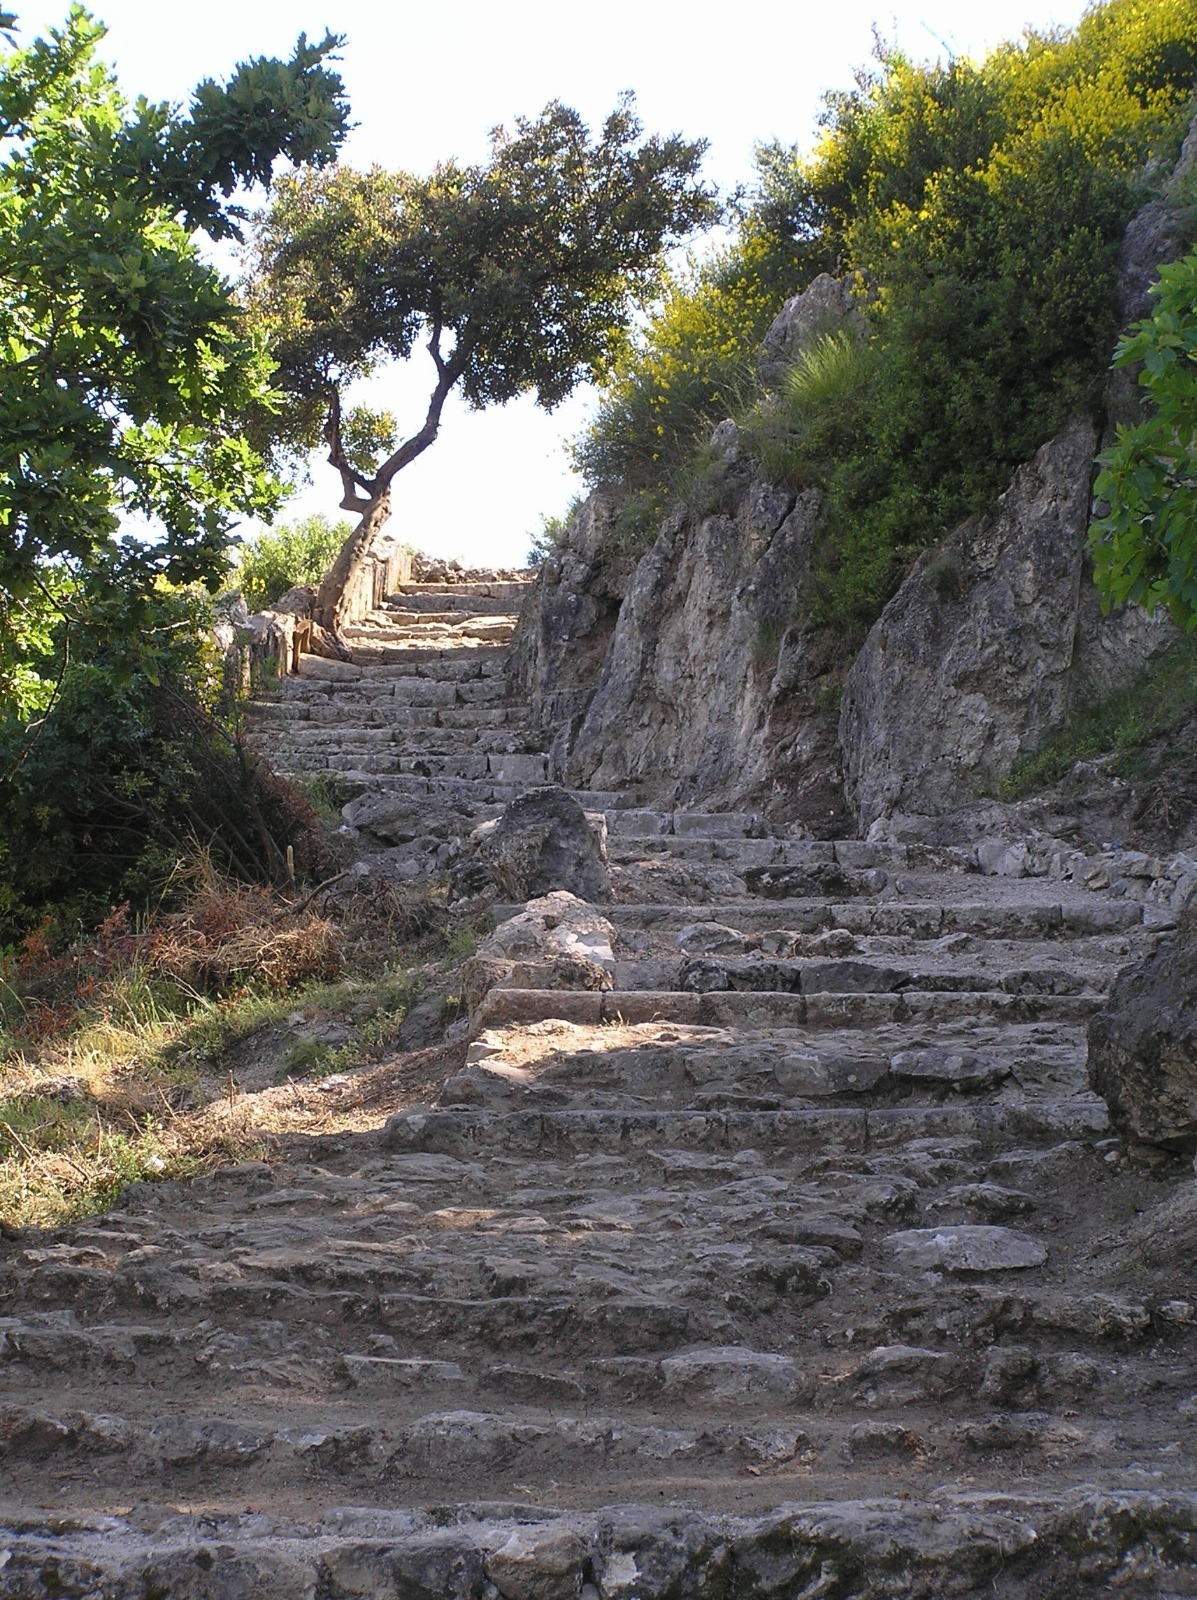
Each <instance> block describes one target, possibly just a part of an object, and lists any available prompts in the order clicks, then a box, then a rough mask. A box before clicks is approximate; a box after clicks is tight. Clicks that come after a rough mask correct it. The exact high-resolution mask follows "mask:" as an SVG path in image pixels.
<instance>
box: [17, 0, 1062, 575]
mask: <svg viewBox="0 0 1197 1600" xmlns="http://www.w3.org/2000/svg"><path fill="white" fill-rule="evenodd" d="M67 3H68V0H59V3H58V4H47V3H46V0H34V3H30V4H22V0H12V6H13V9H15V10H17V12H18V15H19V18H20V25H21V34H22V37H23V38H25V39H28V38H29V37H31V36H32V35H33V34H34V33H37V32H41V31H44V29H45V28H46V27H47V26H50V25H53V24H55V23H57V22H59V21H61V20H62V18H63V17H64V15H65V13H66V9H67ZM89 9H91V10H93V11H94V12H95V13H96V15H98V16H99V17H100V18H101V19H102V20H103V21H104V22H105V23H106V24H107V25H108V29H109V34H108V39H107V41H106V52H107V54H108V56H109V58H110V59H111V61H112V62H113V63H114V64H115V66H116V69H117V72H118V76H119V78H120V80H121V83H122V86H123V87H124V89H125V91H126V92H127V93H128V94H129V95H130V96H134V95H137V94H145V95H147V96H148V97H149V98H150V99H152V100H164V99H169V100H175V101H182V100H185V99H186V98H187V95H188V91H189V90H190V89H191V87H192V86H193V85H194V84H195V83H196V82H197V81H198V80H199V79H201V78H204V77H217V78H221V77H224V76H226V75H227V74H228V73H229V72H230V71H231V70H232V68H233V67H234V65H235V64H236V63H237V62H238V61H241V60H243V59H244V58H245V57H247V56H251V55H285V54H287V53H289V50H290V47H291V45H292V44H293V42H294V39H295V37H296V35H297V34H298V33H299V32H300V31H301V30H306V32H307V33H308V35H309V37H315V38H320V37H322V36H323V34H324V32H325V29H326V28H328V27H331V28H332V29H333V30H334V31H335V32H337V33H339V34H343V35H344V36H345V38H346V45H345V49H344V52H343V58H342V62H341V71H342V73H343V75H344V78H345V82H346V85H347V88H348V91H349V97H350V102H351V105H352V109H353V117H354V120H355V122H356V123H357V124H358V126H357V128H356V130H355V132H354V133H353V134H352V136H351V138H350V141H349V144H348V147H347V150H346V152H345V158H346V159H347V160H349V161H351V162H354V163H355V164H358V165H369V164H371V163H374V162H377V163H379V164H381V165H384V166H390V167H399V168H406V169H408V170H411V171H426V170H428V169H429V168H431V167H432V166H433V165H435V163H436V162H437V161H438V160H441V159H444V158H445V157H448V156H457V157H459V158H462V159H467V160H468V159H474V158H477V157H479V156H482V155H483V154H485V151H486V145H487V141H486V135H487V132H488V130H489V129H490V128H491V127H493V126H494V125H495V124H496V123H499V122H504V121H508V122H509V121H510V120H511V119H512V117H513V116H515V115H518V114H521V113H522V114H525V115H534V114H535V113H536V112H538V111H539V110H540V109H541V107H542V106H543V105H544V104H545V103H546V101H548V100H552V99H558V100H564V101H565V102H567V103H568V104H571V105H574V106H576V107H577V108H578V110H579V111H580V112H581V113H582V115H583V116H584V117H585V118H586V119H587V121H588V122H589V124H590V125H591V126H592V127H593V126H594V125H595V124H596V123H598V122H600V121H601V120H602V118H603V117H604V116H605V115H606V113H607V112H608V111H609V110H610V109H611V107H612V106H613V105H614V103H615V99H616V96H617V95H618V94H619V93H620V92H621V91H622V90H624V89H631V90H633V91H634V92H635V94H636V98H637V103H638V107H639V111H640V115H641V118H642V120H643V122H644V125H645V127H646V129H648V130H649V131H651V132H659V133H672V132H681V133H684V134H686V135H687V136H688V137H691V138H698V137H702V138H706V139H707V140H709V142H710V152H709V154H708V157H707V166H706V171H707V174H708V176H709V177H710V178H712V179H713V180H714V181H715V182H717V183H718V184H719V185H720V186H721V187H723V188H725V189H727V188H731V187H733V186H734V185H736V184H737V183H745V184H746V183H749V182H751V179H752V152H753V148H754V146H755V145H756V144H758V143H761V142H767V141H769V140H772V139H780V140H782V141H783V142H785V143H787V144H792V143H798V144H800V145H805V144H807V143H808V142H809V141H810V140H811V138H812V135H813V132H814V124H815V117H816V115H817V113H818V110H819V104H820V96H821V94H822V92H823V91H824V90H825V89H834V88H844V87H848V86H849V85H850V84H851V81H852V70H853V68H854V67H856V66H858V65H860V64H862V63H864V62H866V61H867V59H868V56H869V52H870V48H871V38H872V34H871V30H872V26H873V24H874V22H876V23H877V24H879V25H880V27H881V29H882V31H883V33H884V34H885V35H886V36H887V37H888V38H891V39H896V40H897V42H898V43H899V44H900V45H901V46H902V47H903V48H904V49H906V50H907V51H908V52H909V53H910V54H911V55H914V56H917V57H919V58H925V57H930V56H933V55H936V54H938V53H940V52H941V51H942V50H943V49H944V48H945V47H946V48H950V49H951V50H952V51H954V52H955V53H956V54H959V55H977V54H980V53H982V52H983V51H984V50H985V49H986V48H987V47H988V46H990V45H992V44H995V43H997V42H999V41H1001V40H1003V39H1008V38H1014V37H1017V36H1018V35H1019V34H1020V33H1021V31H1022V29H1023V28H1024V27H1025V26H1026V25H1028V24H1029V25H1031V26H1034V27H1036V28H1045V27H1049V26H1051V25H1053V24H1062V25H1065V26H1070V25H1072V24H1073V23H1075V22H1076V21H1077V20H1078V18H1079V17H1080V15H1081V12H1082V11H1083V9H1084V4H1083V0H985V3H984V4H983V5H980V4H977V3H976V0H972V3H971V4H970V3H965V4H961V3H960V0H897V3H896V4H895V3H893V0H889V3H887V0H832V3H829V4H828V3H824V4H818V5H812V4H809V3H806V4H804V3H802V0H786V3H784V4H781V3H778V0H761V3H758V4H755V5H753V6H752V7H750V8H747V9H746V10H745V11H744V12H738V13H736V14H735V15H732V14H731V13H729V12H728V11H727V9H726V7H725V6H723V5H719V6H715V5H712V6H711V7H710V9H709V10H704V9H703V8H701V7H700V6H699V5H697V4H694V3H693V0H690V3H687V4H685V5H684V6H683V5H681V4H678V3H677V0H673V3H664V4H662V3H661V0H657V4H655V5H651V4H645V3H644V0H604V3H603V4H602V5H601V6H590V7H581V6H577V7H575V6H567V5H563V4H562V3H561V0H505V3H503V4H498V3H496V0H433V3H431V4H421V3H419V0H398V3H390V4H388V3H384V0H286V3H283V0H203V3H202V4H183V3H180V0H173V3H165V4H164V3H163V0H89ZM427 380H428V374H427V373H426V372H425V371H424V370H423V365H422V364H421V362H420V359H419V356H418V355H417V357H416V358H415V359H413V361H412V362H411V363H409V371H408V372H407V373H395V374H393V375H392V376H388V378H387V380H386V383H385V385H383V384H382V383H381V381H380V382H379V383H378V384H377V385H376V387H375V390H374V393H373V394H372V396H371V398H372V399H373V401H374V403H375V404H378V405H387V406H390V407H391V408H392V409H394V410H395V411H396V412H397V414H398V416H399V420H400V424H401V425H402V424H403V423H404V422H405V421H406V419H407V418H408V417H410V418H411V419H412V426H413V429H414V428H415V427H417V426H418V425H419V423H420V421H421V420H422V418H423V409H424V401H425V398H426V393H427V387H428V382H427ZM592 404H593V396H592V395H591V394H579V395H576V396H574V398H573V399H571V400H570V401H569V402H568V403H567V404H566V405H564V406H562V407H561V408H560V409H559V410H558V411H557V412H555V413H554V414H553V415H552V416H547V417H546V416H545V415H544V414H543V413H542V412H540V411H538V410H537V408H536V406H535V405H534V404H533V403H532V402H531V401H526V402H525V401H517V402H514V403H513V404H511V405H509V406H507V407H504V408H503V409H502V410H498V409H495V410H489V411H486V412H482V413H470V412H468V411H467V410H466V409H465V408H464V407H462V406H456V407H451V408H447V409H446V413H445V418H444V421H443V423H442V428H441V434H440V437H439V438H438V440H437V442H436V443H435V444H434V445H433V446H432V448H431V449H430V450H429V451H427V452H426V453H425V455H424V456H423V457H422V458H421V459H420V460H419V461H417V462H415V463H414V464H413V465H412V466H411V467H410V468H408V469H407V470H406V471H405V472H403V473H402V474H401V476H400V478H399V479H398V481H397V483H396V486H395V494H394V521H393V524H392V526H393V527H394V528H395V529H396V531H399V532H401V533H402V535H403V537H404V538H406V539H409V540H410V541H411V543H413V544H415V545H416V546H418V547H420V548H422V549H425V550H427V551H429V552H430V553H433V554H439V555H455V556H459V557H461V558H462V559H464V560H466V561H467V562H470V563H486V564H492V563H493V564H499V563H502V564H510V563H518V562H519V561H521V560H522V559H523V556H524V554H525V552H526V549H527V538H528V534H529V532H531V531H532V530H534V529H535V528H537V527H538V526H539V522H540V518H541V516H542V515H545V514H549V515H552V514H556V513H559V512H560V511H562V510H563V509H564V508H565V506H566V504H567V503H568V502H569V500H570V498H571V497H572V496H573V495H574V494H576V493H577V492H578V491H579V489H580V483H579V481H578V479H577V478H576V477H575V476H574V475H573V474H572V472H571V471H570V469H569V463H568V459H567V456H566V449H565V447H566V442H567V441H568V440H569V439H570V438H572V437H574V436H575V435H576V434H577V433H578V432H579V430H580V428H581V426H582V424H583V422H584V420H585V417H586V414H587V411H588V409H589V408H590V406H591V405H592ZM337 487H338V486H337V483H336V481H335V478H334V474H333V473H332V470H331V468H328V467H324V466H321V465H319V464H318V465H317V466H316V467H315V469H314V478H313V484H312V487H311V488H310V489H309V490H307V491H305V492H304V493H303V494H302V496H301V497H300V499H299V500H298V501H297V502H296V503H295V505H294V507H293V510H294V512H295V513H304V512H307V511H315V510H323V511H325V512H327V513H328V514H329V515H331V516H337V515H340V513H339V512H338V511H337V497H338V496H337Z"/></svg>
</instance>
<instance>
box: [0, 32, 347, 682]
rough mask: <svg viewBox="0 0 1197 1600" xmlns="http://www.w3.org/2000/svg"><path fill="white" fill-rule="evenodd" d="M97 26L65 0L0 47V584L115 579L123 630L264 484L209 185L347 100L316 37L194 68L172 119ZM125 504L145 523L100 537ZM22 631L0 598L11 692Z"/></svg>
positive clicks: (306, 146)
mask: <svg viewBox="0 0 1197 1600" xmlns="http://www.w3.org/2000/svg"><path fill="white" fill-rule="evenodd" d="M3 26H4V22H3V19H2V18H0V30H2V29H3ZM102 36H103V29H102V27H101V26H100V25H99V24H98V23H96V22H95V21H94V20H93V19H92V18H90V17H89V16H88V15H87V14H86V13H85V12H84V11H83V10H82V9H81V8H79V7H75V8H74V9H73V10H72V11H71V13H70V16H69V18H68V20H67V22H66V23H65V24H64V25H63V27H62V28H61V29H59V30H57V31H55V32H52V33H50V34H49V35H48V36H47V37H46V38H44V39H37V40H34V41H33V42H32V43H31V44H30V45H29V46H28V47H27V48H24V49H20V50H17V51H15V52H14V53H13V54H11V55H8V56H4V57H0V126H2V127H3V130H4V134H5V136H6V137H5V139H4V142H3V144H2V145H0V592H4V593H6V594H8V595H11V596H13V597H15V598H16V599H17V600H18V601H23V600H27V599H28V597H29V596H31V595H32V594H33V593H35V592H36V591H38V590H39V587H40V589H41V591H43V592H45V593H53V594H56V595H60V596H61V595H62V594H73V595H82V594H86V593H93V592H94V593H106V592H108V591H109V590H110V589H112V588H122V587H123V588H125V589H126V590H128V592H129V594H130V597H131V598H130V608H131V609H130V610H128V611H127V612H126V613H121V615H122V616H123V618H124V620H123V622H122V623H121V624H120V625H122V626H138V625H141V624H142V623H144V621H145V617H146V615H147V614H148V612H147V610H146V607H150V609H152V607H151V606H150V599H149V597H150V596H152V595H153V593H154V592H155V586H156V585H157V584H158V583H159V582H160V581H161V580H163V579H165V580H168V581H170V582H172V583H187V582H195V581H199V582H202V583H206V584H209V585H212V584H215V583H216V582H217V581H218V580H219V577H220V576H221V574H222V573H223V570H224V565H225V559H224V548H225V546H226V544H227V531H228V529H229V527H230V526H231V525H232V524H233V523H234V522H235V521H236V520H237V519H239V518H241V517H244V516H246V515H249V514H267V515H268V514H269V513H270V512H271V511H272V510H273V508H274V506H275V504H276V503H277V500H278V495H279V490H278V486H277V485H276V484H275V482H274V481H273V479H272V477H271V476H270V475H269V474H268V473H267V471H266V470H265V466H264V463H263V461H262V459H261V457H260V455H258V454H257V453H256V452H255V451H254V450H253V449H252V448H251V446H250V445H249V443H248V442H247V439H246V437H245V434H244V431H243V427H242V422H241V419H242V417H243V415H244V413H245V412H246V410H247V409H248V408H249V407H251V406H253V405H259V406H261V407H263V408H265V407H268V406H269V404H270V395H271V387H270V371H271V367H270V363H269V361H268V359H267V356H266V353H265V350H264V348H263V345H262V343H261V341H260V339H258V338H256V337H255V336H254V335H253V334H252V333H251V332H250V331H249V330H248V329H247V327H246V326H245V321H244V318H243V316H242V314H241V313H240V311H239V309H238V307H237V306H236V305H235V303H234V302H233V300H232V298H231V296H230V292H229V289H228V287H227V285H226V284H225V283H224V282H223V280H222V279H221V278H220V276H219V275H218V274H217V273H216V272H215V271H213V270H212V269H211V268H210V267H208V266H206V265H205V264H204V263H203V262H202V261H201V260H200V258H199V256H198V255H197V253H196V251H195V248H194V246H193V245H192V243H191V238H190V233H191V231H192V230H193V229H195V228H197V227H201V228H205V229H206V230H207V231H208V232H209V233H210V234H212V235H214V236H216V237H219V236H221V235H222V234H225V233H229V232H234V231H235V228H236V212H235V209H234V208H231V207H230V206H229V205H228V204H227V198H228V196H229V195H231V194H232V193H233V192H234V191H235V189H236V188H237V187H238V186H239V185H240V184H241V183H244V182H249V181H266V180H268V179H269V178H270V176H271V173H272V169H273V164H274V162H275V161H276V160H277V159H278V158H279V157H280V156H283V157H292V158H295V159H308V158H311V159H315V160H325V159H328V158H329V157H330V156H331V155H332V153H333V151H334V150H335V148H336V145H337V144H338V143H339V141H340V139H341V138H342V137H343V135H344V132H345V128H346V108H345V104H344V98H343V94H342V91H341V86H340V81H339V79H338V78H337V77H336V75H335V74H334V73H332V72H331V71H330V70H329V68H328V66H327V64H326V62H327V58H328V57H329V55H330V52H331V51H332V50H333V49H334V47H335V45H336V44H337V42H338V41H337V40H336V39H334V38H333V37H332V36H329V37H327V38H326V39H325V40H324V41H323V42H322V43H321V44H319V45H312V44H309V43H308V42H307V41H306V40H305V39H302V38H301V39H300V41H299V44H298V46H297V47H296V51H295V54H294V56H293V57H292V58H291V60H290V61H287V62H280V61H264V60H259V61H255V62H250V63H248V64H246V65H245V66H242V67H240V68H238V69H237V71H236V73H235V74H234V76H233V78H232V79H231V80H230V82H229V83H228V84H227V85H225V86H221V85H218V84H215V83H205V84H202V85H201V86H200V88H199V89H198V90H197V91H196V97H195V101H194V104H193V106H192V108H191V110H190V112H189V114H187V115H181V114H179V113H176V112H173V111H172V110H171V109H170V108H169V107H166V106H152V105H149V104H148V103H146V102H144V101H142V102H139V103H138V104H137V106H135V107H134V108H132V109H131V110H130V108H128V107H127V106H126V105H125V103H124V101H123V100H122V99H121V97H120V95H119V93H118V91H117V89H116V87H115V83H114V81H113V79H112V77H111V75H110V74H109V73H108V71H107V70H106V69H105V68H104V67H103V66H101V65H100V64H99V63H98V62H97V61H96V60H95V55H94V52H95V48H96V45H97V43H98V41H99V40H100V38H101V37H102ZM126 513H136V514H137V515H139V516H142V517H145V518H148V519H150V521H151V522H152V523H153V524H155V531H154V532H153V533H152V534H151V535H150V536H149V537H145V536H141V537H134V536H132V535H131V534H126V535H125V536H124V537H122V538H120V539H119V540H117V539H114V537H113V536H114V534H115V533H116V532H117V529H118V527H119V524H120V519H121V517H122V516H123V515H124V514H126ZM51 576H53V578H54V583H53V584H51V583H50V582H49V579H50V577H51ZM60 585H64V586H65V587H64V588H60ZM138 597H141V598H140V599H139V598H138ZM142 601H144V602H145V603H144V605H143V604H142ZM97 614H98V613H97ZM110 615H111V617H112V619H113V623H114V625H116V618H117V613H116V612H115V611H112V612H111V613H110ZM22 626H23V625H22ZM23 637H24V636H23V635H22V634H21V633H20V631H19V616H18V613H16V612H13V611H9V612H8V613H6V614H4V615H0V691H2V690H3V689H4V686H5V685H6V684H7V685H8V686H9V692H10V693H11V694H12V695H14V696H17V695H18V688H17V687H16V685H17V683H18V676H17V675H18V669H19V670H20V672H21V673H22V674H25V676H23V677H21V679H20V683H21V684H22V685H24V687H22V688H20V690H19V697H20V698H21V700H22V701H23V702H30V700H31V697H32V699H36V695H35V694H33V693H32V691H30V690H29V687H28V684H27V681H26V679H27V675H28V671H29V670H31V669H30V667H29V660H30V657H29V654H28V651H27V649H26V646H25V644H23V643H22V638H23ZM47 670H49V671H50V673H51V676H53V673H54V670H55V669H54V667H53V665H52V664H51V665H50V666H49V667H48V669H47ZM5 673H7V678H6V677H5V676H4V675H5Z"/></svg>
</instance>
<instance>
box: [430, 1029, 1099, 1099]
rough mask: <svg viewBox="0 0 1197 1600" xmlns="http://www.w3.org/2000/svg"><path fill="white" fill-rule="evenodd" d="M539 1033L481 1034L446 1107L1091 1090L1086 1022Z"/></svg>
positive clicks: (448, 1088) (450, 1085) (446, 1095)
mask: <svg viewBox="0 0 1197 1600" xmlns="http://www.w3.org/2000/svg"><path fill="white" fill-rule="evenodd" d="M542 1030H543V1031H542V1032H540V1033H539V1034H534V1033H531V1032H530V1031H529V1030H526V1029H523V1028H521V1027H519V1026H518V1025H516V1026H513V1027H510V1028H495V1029H486V1030H484V1031H483V1032H482V1033H480V1034H479V1035H478V1037H477V1038H476V1039H475V1040H474V1041H473V1043H472V1044H471V1045H470V1047H469V1050H468V1052H467V1055H466V1064H465V1067H464V1068H463V1069H462V1070H461V1071H460V1072H458V1073H456V1074H454V1075H453V1076H452V1077H450V1078H449V1079H448V1080H447V1081H446V1084H445V1087H444V1089H443V1091H442V1094H441V1098H440V1103H441V1104H442V1105H462V1106H465V1107H474V1108H477V1107H500V1108H503V1107H507V1106H510V1105H514V1104H518V1103H522V1102H524V1101H527V1102H528V1103H529V1104H531V1103H533V1102H535V1103H537V1104H544V1105H549V1106H561V1107H563V1108H571V1107H572V1108H575V1109H594V1110H610V1109H612V1108H613V1107H615V1106H617V1105H618V1104H620V1103H623V1104H626V1105H627V1106H628V1107H629V1108H630V1109H636V1110H642V1109H645V1108H646V1107H649V1108H651V1107H654V1106H659V1107H666V1106H668V1107H678V1106H689V1107H692V1108H693V1109H695V1110H728V1111H732V1110H762V1111H766V1110H781V1109H783V1108H785V1107H786V1106H787V1105H792V1104H793V1103H794V1102H800V1103H802V1104H803V1105H806V1104H810V1103H811V1102H823V1101H829V1102H830V1101H835V1102H844V1103H852V1102H860V1101H862V1100H863V1099H865V1098H866V1097H867V1099H868V1101H869V1103H870V1104H880V1103H883V1102H886V1103H888V1102H891V1101H897V1100H917V1099H919V1098H920V1097H922V1098H924V1099H926V1100H928V1101H929V1102H936V1103H938V1102H941V1101H943V1100H944V1099H945V1098H952V1097H957V1096H961V1095H964V1096H970V1097H971V1096H977V1095H989V1096H992V1095H994V1094H995V1093H1001V1094H1003V1095H1004V1096H1005V1097H1006V1098H1007V1099H1009V1098H1011V1097H1013V1098H1020V1097H1026V1096H1032V1097H1039V1098H1042V1097H1044V1096H1047V1097H1050V1096H1052V1095H1056V1096H1060V1095H1067V1096H1068V1097H1076V1096H1078V1095H1087V1093H1088V1083H1087V1077H1086V1070H1085V1062H1086V1040H1085V1034H1084V1030H1083V1029H1082V1028H1080V1027H1076V1026H1068V1025H1064V1024H1056V1025H1053V1026H1051V1027H1050V1028H1045V1027H1044V1025H1042V1024H1040V1023H1023V1024H1018V1023H1009V1022H1005V1021H1000V1020H999V1021H996V1022H994V1023H993V1024H991V1025H988V1026H987V1025H984V1024H981V1023H971V1024H970V1023H967V1022H961V1023H957V1024H956V1025H954V1026H941V1027H936V1028H931V1029H928V1028H925V1027H920V1026H906V1027H903V1026H901V1025H896V1024H891V1025H889V1026H886V1027H883V1028H881V1029H876V1030H870V1031H861V1030H852V1029H848V1030H844V1029H833V1030H817V1029H816V1030H813V1031H811V1032H810V1033H807V1032H806V1031H805V1030H795V1029H790V1030H781V1031H778V1030H770V1029H767V1028H754V1029H730V1028H723V1029H720V1028H698V1027H688V1028H686V1029H685V1030H684V1031H681V1030H678V1029H676V1028H670V1027H669V1026H668V1025H666V1026H665V1027H659V1026H656V1025H654V1024H651V1023H641V1024H636V1025H632V1026H629V1027H625V1028H620V1029H617V1030H612V1029H611V1028H609V1027H608V1028H603V1027H598V1028H586V1027H584V1026H581V1025H573V1026H569V1027H567V1026H564V1025H562V1024H561V1023H553V1024H550V1025H548V1026H547V1027H544V1026H543V1025H542ZM679 1033H680V1036H679Z"/></svg>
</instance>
